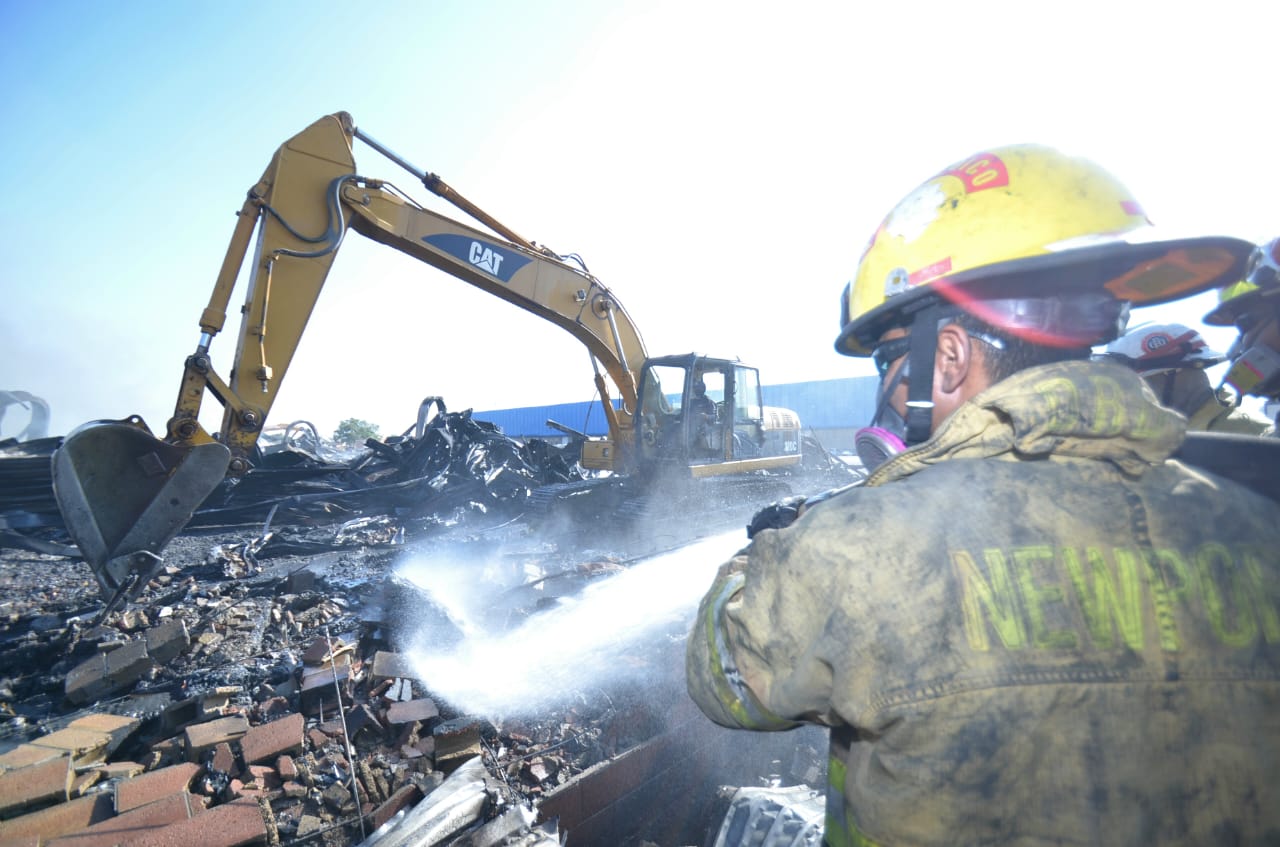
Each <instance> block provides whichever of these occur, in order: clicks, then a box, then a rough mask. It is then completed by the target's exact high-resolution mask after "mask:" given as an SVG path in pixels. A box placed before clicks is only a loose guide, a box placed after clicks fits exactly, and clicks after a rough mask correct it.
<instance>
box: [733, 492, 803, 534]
mask: <svg viewBox="0 0 1280 847" xmlns="http://www.w3.org/2000/svg"><path fill="white" fill-rule="evenodd" d="M804 501H805V498H804V497H803V496H802V495H799V494H797V495H794V496H792V497H786V498H783V499H782V500H778V501H777V502H774V503H770V504H769V505H768V506H765V507H764V508H763V509H761V510H760V511H758V512H756V513H755V516H754V517H752V518H751V523H749V524H747V538H755V537H756V533H757V532H759V531H760V530H762V529H782V528H783V527H784V526H791V524H793V523H795V520H796V518H798V517H800V513H801V512H803V511H804Z"/></svg>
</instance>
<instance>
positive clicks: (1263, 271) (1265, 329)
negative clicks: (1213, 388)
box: [1204, 238, 1280, 435]
mask: <svg viewBox="0 0 1280 847" xmlns="http://www.w3.org/2000/svg"><path fill="white" fill-rule="evenodd" d="M1204 322H1205V323H1207V324H1209V325H1211V326H1235V327H1236V329H1238V330H1239V331H1240V334H1239V336H1237V338H1236V341H1235V343H1234V344H1233V345H1231V349H1230V350H1229V351H1227V357H1228V358H1229V359H1231V368H1230V370H1228V371H1227V376H1226V379H1225V381H1226V382H1228V383H1230V384H1231V386H1232V387H1233V388H1235V389H1236V390H1237V391H1239V392H1240V393H1241V394H1253V395H1255V396H1258V397H1265V398H1267V399H1269V400H1271V401H1272V402H1273V403H1274V402H1276V401H1280V238H1276V239H1272V240H1271V241H1269V242H1267V243H1266V244H1262V245H1260V246H1259V247H1258V248H1257V249H1256V250H1254V251H1253V255H1252V256H1250V257H1249V265H1248V268H1247V269H1246V271H1245V277H1244V279H1242V280H1241V281H1239V282H1237V283H1235V284H1233V285H1229V286H1227V287H1225V288H1223V289H1222V290H1221V291H1219V292H1218V307H1217V308H1216V309H1214V310H1213V311H1211V312H1210V313H1209V314H1207V315H1205V317H1204ZM1276 416H1277V419H1276V423H1273V424H1272V426H1271V428H1270V430H1269V431H1268V432H1267V434H1268V435H1276V434H1277V432H1276V430H1277V424H1280V411H1277V412H1276Z"/></svg>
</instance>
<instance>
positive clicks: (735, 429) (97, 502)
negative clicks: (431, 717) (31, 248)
mask: <svg viewBox="0 0 1280 847" xmlns="http://www.w3.org/2000/svg"><path fill="white" fill-rule="evenodd" d="M357 138H358V139H360V140H361V141H362V142H364V143H365V144H367V145H369V146H370V147H372V148H373V149H374V150H376V151H377V152H378V153H380V154H382V155H383V156H385V157H386V158H388V159H390V160H391V161H392V162H394V163H395V164H396V165H398V166H400V167H402V168H404V169H405V170H407V171H409V172H410V173H411V174H413V176H414V177H415V178H416V179H417V180H419V181H420V182H421V183H422V184H423V185H424V186H425V187H426V188H427V189H428V190H429V191H431V192H432V193H433V194H435V195H437V196H438V197H441V198H443V199H444V200H447V201H448V202H449V203H451V204H453V205H454V206H455V207H457V208H459V209H461V210H462V211H464V212H465V213H466V214H467V215H469V216H470V217H471V218H473V219H474V220H476V221H478V222H479V223H481V224H482V225H483V226H485V227H487V228H488V230H489V231H484V230H481V229H478V228H474V227H472V226H468V225H466V224H463V223H460V222H458V221H455V220H452V219H450V218H449V217H447V216H445V215H442V214H439V213H437V212H435V211H431V210H429V209H427V208H425V207H423V206H422V205H420V204H419V203H417V202H415V201H414V200H413V199H412V198H410V197H409V196H408V195H407V194H406V193H404V192H402V191H400V190H398V189H397V188H396V187H395V186H394V185H392V184H391V183H390V182H387V181H384V180H381V179H372V178H369V177H364V176H360V175H359V174H358V173H357V172H356V166H355V159H354V157H353V154H352V147H353V142H354V140H355V139H357ZM348 229H354V230H355V231H356V232H359V233H360V234H361V235H364V236H366V237H368V238H371V239H373V240H374V241H378V242H381V243H382V244H386V245H388V246H390V247H394V248H395V249H397V250H400V251H401V252H404V253H407V254H408V255H410V256H413V257H414V258H416V259H419V260H421V261H423V262H425V263H426V264H428V265H431V266H432V267H435V268H438V269H439V270H442V271H444V272H445V273H448V274H451V275H452V276H455V277H457V278H459V279H461V280H463V281H465V282H468V283H470V284H472V285H474V286H476V287H477V288H480V289H483V290H484V291H487V292H489V293H490V294H493V295H495V296H497V297H501V298H502V299H503V300H506V301H508V302H510V303H513V304H515V305H517V306H519V307H521V308H523V309H525V310H527V311H529V312H532V313H533V314H535V315H537V316H539V317H542V318H545V319H546V320H548V321H551V322H552V323H553V324H555V325H557V326H559V327H561V328H563V329H565V330H566V331H568V332H569V333H571V334H572V335H573V336H574V337H575V338H577V339H578V340H579V341H581V342H582V343H583V344H584V345H585V346H586V347H587V350H588V351H589V353H590V358H591V364H592V368H593V369H594V371H595V385H596V390H597V392H598V394H599V397H600V401H601V406H602V408H603V411H604V416H605V418H606V420H607V422H608V433H609V434H608V436H607V437H604V438H592V439H587V440H585V442H584V443H583V447H582V457H581V464H582V465H583V466H584V467H585V468H588V469H592V470H600V471H606V470H607V471H613V472H614V473H615V474H624V475H636V476H640V477H642V478H643V477H647V476H656V475H658V473H659V471H661V472H663V475H664V476H668V475H670V473H672V472H673V471H674V472H675V473H676V474H677V475H679V476H683V477H685V478H690V479H694V478H700V477H709V476H722V475H729V474H743V473H747V472H754V471H762V470H770V469H780V468H785V467H788V466H795V465H798V464H799V462H800V460H801V450H800V440H801V437H800V421H799V418H798V417H797V416H796V415H795V413H793V412H791V411H789V410H785V409H776V408H769V407H765V406H764V405H763V401H762V394H761V388H760V378H759V373H758V372H757V371H756V370H755V369H754V368H751V367H748V366H747V365H744V364H743V363H741V362H739V361H736V360H729V359H715V358H710V357H706V356H700V355H696V354H693V353H689V354H685V355H678V356H664V357H658V358H650V357H649V355H648V353H647V351H646V349H645V345H644V341H643V340H642V339H641V337H640V333H639V331H638V329H637V328H636V325H635V324H634V322H633V321H632V320H631V318H630V317H629V316H628V315H627V313H626V310H624V309H623V308H622V306H621V305H620V304H619V302H618V300H617V298H616V297H615V296H614V294H613V293H612V292H611V291H610V290H609V289H608V288H606V287H605V286H604V285H603V284H601V282H600V281H599V280H598V279H596V278H595V277H594V276H592V275H591V274H590V273H588V272H587V270H586V268H585V265H583V264H582V263H581V262H580V261H578V262H577V263H576V264H575V262H574V261H573V258H576V257H564V256H560V255H558V254H556V253H555V252H553V251H551V250H550V249H548V248H547V247H545V246H541V245H538V244H536V243H534V242H532V241H529V240H526V239H525V238H522V237H521V236H519V235H517V234H516V233H515V232H513V231H512V230H511V229H509V228H507V227H506V226H504V225H502V224H501V223H499V222H498V221H497V220H495V219H494V218H492V217H491V216H489V215H488V214H487V213H485V212H484V211H483V210H481V209H479V208H478V207H477V206H475V205H474V204H472V203H471V202H470V201H468V200H467V199H466V198H464V197H462V196H461V195H460V194H459V193H458V192H456V191H455V190H454V189H452V188H451V187H450V186H449V185H447V184H446V183H445V182H444V181H443V180H441V179H440V178H439V177H438V176H436V175H435V174H433V173H429V172H426V171H422V170H419V169H418V168H415V167H414V166H413V165H411V164H409V163H408V162H406V161H405V160H403V159H402V158H400V157H399V156H398V155H396V154H395V153H394V152H392V151H391V150H389V149H387V148H386V147H384V146H383V145H382V144H380V143H379V142H378V141H376V140H374V139H373V138H371V137H370V136H369V135H368V134H367V133H365V132H362V131H361V130H360V129H358V128H357V127H356V125H355V123H354V121H353V120H352V117H351V115H349V114H347V113H346V112H338V113H335V114H332V115H328V116H325V117H323V118H321V119H320V120H318V121H316V122H315V123H313V124H311V126H309V127H307V128H306V129H304V130H303V131H302V132H300V133H298V134H297V135H295V136H293V137H292V138H290V139H289V140H288V141H286V142H285V143H284V144H283V145H281V146H280V147H279V148H278V149H277V150H276V153H275V155H274V156H273V157H272V159H271V162H270V164H269V165H268V166H267V169H266V171H265V172H264V173H263V175H262V179H261V180H259V181H258V182H257V183H256V184H255V185H254V186H253V187H252V188H251V189H250V190H249V192H248V197H247V198H246V200H245V202H244V205H243V207H242V208H241V209H240V212H239V220H238V222H237V224H236V227H235V231H234V234H233V235H232V238H231V244H230V246H229V247H228V249H227V253H226V257H225V259H224V260H223V263H222V268H221V270H220V272H219V273H218V276H217V280H216V282H215V283H214V287H213V293H212V295H211V296H210V298H209V304H208V306H207V307H206V308H205V310H204V312H203V313H202V314H201V316H200V337H199V341H198V344H197V346H196V349H195V352H194V353H192V354H191V355H190V356H189V357H187V360H186V364H185V367H184V369H183V374H182V382H181V387H180V389H179V392H178V400H177V404H176V406H175V409H174V414H173V417H172V418H170V420H169V422H168V425H167V427H166V433H165V435H164V437H163V438H156V437H155V436H153V435H152V433H151V431H150V429H148V427H147V425H146V423H145V422H144V421H143V420H142V419H141V418H140V417H138V416H136V415H134V416H131V417H128V418H125V419H123V420H99V421H92V422H90V423H87V424H85V425H83V426H81V427H79V428H77V429H76V430H74V431H73V432H72V433H70V434H69V435H68V436H67V437H66V439H65V440H64V441H63V443H62V445H61V446H60V447H59V449H58V450H57V451H56V452H55V453H54V456H53V483H54V493H55V495H56V498H57V501H58V506H59V509H60V510H61V512H62V516H63V519H64V521H65V523H66V526H67V530H68V532H69V533H70V535H71V537H72V538H73V539H74V541H75V542H76V544H77V545H78V546H79V548H80V551H81V553H82V554H83V556H84V558H85V559H86V561H87V562H88V563H89V565H90V567H91V568H92V569H93V572H94V575H95V576H96V577H97V579H98V582H99V585H100V587H101V589H102V592H103V595H104V597H106V598H107V601H108V604H109V605H110V606H114V605H115V604H116V603H118V602H120V601H121V600H122V599H125V598H129V599H132V598H133V597H136V596H137V594H138V592H140V591H141V589H142V587H143V586H145V585H146V583H147V582H148V581H149V580H150V578H151V577H152V576H153V575H155V573H156V572H157V571H158V569H159V567H160V564H161V559H160V553H161V551H162V550H163V548H164V547H165V545H167V544H168V543H169V541H170V540H171V539H172V538H173V537H174V535H176V534H177V533H178V532H179V531H180V530H181V529H182V528H183V527H184V526H185V525H186V523H187V522H188V521H189V520H190V519H191V517H192V515H193V514H194V512H195V511H196V510H197V509H198V508H199V507H200V505H201V503H202V502H203V501H204V500H205V498H207V497H208V496H209V494H210V493H211V492H212V491H213V490H214V489H215V488H216V487H217V486H218V484H219V483H220V482H222V480H223V479H224V478H226V477H228V476H232V477H238V476H243V475H244V474H246V473H248V472H249V471H250V470H251V469H252V466H253V458H254V455H255V452H254V448H255V445H256V443H257V440H258V437H259V435H260V434H261V433H262V430H263V427H264V425H265V422H266V418H267V415H268V413H269V412H270V410H271V406H272V403H273V402H274V401H275V398H276V394H277V393H278V392H279V390H280V384H281V382H282V381H283V379H284V375H285V372H286V371H287V370H288V368H289V363H290V360H291V359H292V358H293V354H294V351H295V350H296V349H297V346H298V342H299V340H300V339H301V337H302V333H303V330H304V328H305V327H306V324H307V319H308V318H309V317H310V315H311V312H312V309H313V308H314V306H315V304H316V301H317V299H318V298H319V296H320V291H321V288H322V287H323V285H324V281H325V277H326V276H327V275H328V273H329V269H330V267H331V266H332V264H333V260H334V257H335V256H336V254H337V252H338V249H339V247H340V246H341V244H342V241H343V238H344V236H345V235H346V233H347V230H348ZM255 230H256V232H257V239H256V245H255V246H254V255H253V259H252V262H253V265H252V267H251V269H250V273H249V274H248V291H247V294H246V298H245V303H244V307H243V309H242V319H241V325H240V335H239V340H238V343H237V346H236V352H235V358H234V360H233V362H232V366H231V370H230V376H229V377H228V378H226V379H224V378H223V377H222V376H221V375H220V374H219V373H218V371H217V370H215V368H214V365H213V360H212V358H211V355H210V346H211V343H212V341H213V339H214V337H215V336H216V335H217V334H218V333H219V332H220V331H221V330H222V328H223V324H224V322H225V321H226V316H227V306H228V303H229V302H230V299H231V295H232V290H233V288H234V287H235V283H236V279H237V277H238V276H239V273H240V269H241V267H242V265H243V263H244V260H245V257H246V255H247V254H248V251H249V246H250V244H251V243H252V242H253V240H254V239H253V235H254V232H255ZM602 368H603V373H602V372H601V369H602ZM606 374H607V375H608V378H609V380H610V381H612V383H613V386H614V387H615V389H616V391H617V401H615V400H614V399H613V398H612V397H611V395H610V392H609V387H608V382H607V381H606V379H605V375H606ZM206 392H208V393H210V394H212V395H213V396H214V398H215V399H217V401H218V402H219V403H221V405H222V407H223V415H222V424H221V427H220V429H219V431H218V432H217V433H216V434H210V433H209V432H207V431H206V430H205V428H204V427H203V426H202V425H201V423H200V421H199V414H200V407H201V403H202V401H203V399H204V396H205V394H206Z"/></svg>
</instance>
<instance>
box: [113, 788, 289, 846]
mask: <svg viewBox="0 0 1280 847" xmlns="http://www.w3.org/2000/svg"><path fill="white" fill-rule="evenodd" d="M270 814H271V812H270V810H269V809H268V810H265V811H264V810H263V808H262V807H261V806H260V805H259V803H258V801H257V800H256V799H253V798H242V799H239V800H232V801H231V802H230V803H224V804H223V805H221V806H215V807H213V808H212V809H209V810H208V811H206V812H201V813H200V814H198V815H196V816H195V817H194V818H191V819H190V820H185V821H179V822H178V823H173V824H169V825H168V826H166V827H165V828H163V829H161V830H158V831H155V832H150V833H146V834H144V835H143V836H142V837H141V838H139V839H137V840H135V841H133V842H132V845H131V847H190V845H192V844H199V845H200V847H237V845H240V844H255V843H260V842H264V841H267V833H268V831H269V830H268V817H267V816H269V815H270Z"/></svg>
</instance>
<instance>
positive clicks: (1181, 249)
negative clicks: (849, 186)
mask: <svg viewBox="0 0 1280 847" xmlns="http://www.w3.org/2000/svg"><path fill="white" fill-rule="evenodd" d="M1252 248H1253V245H1252V244H1250V243H1249V242H1247V241H1244V240H1241V239H1236V238H1226V237H1208V238H1186V239H1176V240H1153V239H1152V237H1151V226H1150V221H1148V220H1147V216H1146V214H1145V213H1144V212H1143V210H1142V207H1141V206H1140V205H1139V204H1138V203H1137V202H1136V201H1135V200H1134V199H1133V197H1132V196H1131V195H1130V194H1129V192H1128V190H1127V189H1125V187H1124V186H1123V185H1121V184H1120V182H1119V181H1117V180H1116V179H1115V177H1113V176H1111V174H1109V173H1107V172H1106V171H1105V170H1103V169H1102V168H1100V167H1099V166H1098V165H1096V164H1094V163H1093V162H1090V161H1088V160H1086V159H1080V158H1074V157H1071V156H1067V155H1065V154H1063V153H1061V152H1059V151H1057V150H1054V149H1052V148H1049V147H1044V146H1040V145H1033V144H1022V145H1014V146H1008V147H999V148H993V149H991V150H989V151H985V152H981V153H977V154H974V155H973V156H970V157H969V158H967V159H964V160H962V161H960V162H957V163H956V164H954V165H951V166H950V167H948V168H946V169H945V170H943V171H941V172H940V173H938V174H937V175H936V176H934V177H932V178H930V179H929V180H927V181H926V182H924V183H923V184H922V185H920V186H919V187H918V188H916V189H915V190H914V191H912V192H911V193H910V194H909V195H907V197H906V198H905V199H903V200H902V201H901V202H900V203H898V205H897V206H895V207H894V209H893V211H891V212H890V213H889V215H888V217H886V218H885V219H884V222H883V223H881V225H880V227H879V229H877V230H876V232H875V234H874V235H873V236H872V238H871V242H870V243H869V244H868V245H867V247H866V250H865V251H864V252H863V255H862V258H861V261H860V262H859V264H858V269H857V273H856V275H855V277H854V279H853V281H852V282H851V283H849V284H848V285H847V286H846V287H845V290H844V295H843V296H842V298H841V317H840V325H841V326H840V335H839V337H838V338H837V339H836V350H837V351H839V352H840V353H843V354H845V355H849V356H867V355H870V352H871V348H872V346H873V345H874V344H875V342H876V340H877V339H878V338H879V336H880V335H881V333H883V332H884V331H885V330H886V329H888V328H890V327H894V326H908V325H910V323H911V320H912V316H913V315H915V314H917V313H918V312H920V311H921V310H923V309H925V308H927V307H928V306H930V305H935V304H939V305H946V304H951V305H953V306H958V307H960V308H962V309H964V310H965V311H968V312H970V313H971V314H974V315H975V316H976V317H978V318H979V319H982V320H984V321H985V322H987V323H988V324H991V325H992V326H995V327H998V328H1001V329H1004V330H1007V331H1008V332H1009V333H1010V334H1012V335H1016V336H1018V337H1021V338H1025V339H1026V340H1028V341H1032V342H1034V343H1040V344H1048V345H1054V346H1060V347H1088V346H1092V345H1095V344H1104V343H1106V342H1108V341H1110V340H1112V339H1113V338H1115V337H1116V335H1117V334H1118V332H1119V331H1120V329H1121V327H1122V326H1123V321H1124V318H1123V313H1124V311H1125V305H1124V304H1126V303H1132V304H1134V305H1154V304H1157V303H1164V302H1168V301H1170V300H1175V299H1178V298H1180V297H1186V296H1190V295H1192V294H1197V293H1199V292H1201V291H1207V290H1209V289H1211V288H1214V287H1216V286H1220V285H1222V284H1223V283H1224V282H1225V281H1227V280H1231V279H1240V278H1241V275H1242V273H1243V271H1244V267H1245V261H1246V259H1247V258H1248V256H1249V253H1250V251H1251V250H1252Z"/></svg>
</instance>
